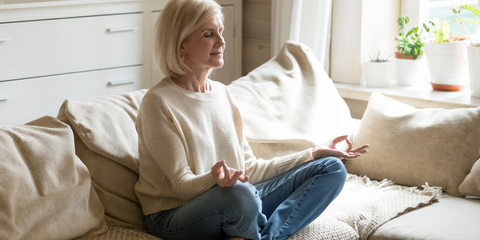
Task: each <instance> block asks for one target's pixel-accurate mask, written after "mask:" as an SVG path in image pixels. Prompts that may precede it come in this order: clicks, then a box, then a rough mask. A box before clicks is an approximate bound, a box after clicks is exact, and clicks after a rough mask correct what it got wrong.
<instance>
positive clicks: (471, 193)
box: [0, 42, 480, 240]
mask: <svg viewBox="0 0 480 240" xmlns="http://www.w3.org/2000/svg"><path fill="white" fill-rule="evenodd" d="M228 87H229V89H230V91H231V92H232V94H233V95H234V96H235V98H236V99H237V101H238V103H239V106H240V107H241V111H242V115H243V117H244V122H245V130H244V131H245V134H246V136H247V138H248V140H249V143H250V145H251V147H252V150H253V151H254V153H255V155H256V156H257V157H262V158H270V157H273V156H276V155H280V154H288V153H291V152H294V151H298V150H303V149H305V148H308V147H313V146H315V145H316V144H318V143H320V142H323V141H327V140H329V139H331V138H333V137H334V136H337V135H340V134H348V135H349V136H350V139H351V140H352V141H353V142H354V145H357V146H359V145H362V144H365V143H368V144H370V145H371V147H370V152H369V153H368V154H366V155H364V156H362V157H360V158H359V159H355V160H349V161H346V167H347V170H348V172H349V177H348V180H347V184H346V186H345V188H344V190H343V191H342V193H341V194H340V196H339V197H338V198H337V199H336V200H335V201H334V202H333V203H332V204H331V206H329V208H328V209H327V210H326V211H325V213H324V214H322V215H321V216H320V217H319V219H317V220H316V221H314V222H313V223H312V224H310V225H309V226H307V227H306V228H305V229H302V231H301V232H299V233H297V234H296V235H294V236H292V237H291V238H290V239H371V240H380V239H480V228H479V227H478V223H479V222H480V199H479V198H478V197H479V196H480V161H479V160H478V159H479V150H480V108H478V109H475V108H472V109H454V110H447V109H416V108H414V107H411V106H408V105H406V104H403V103H401V102H398V101H395V100H393V99H390V98H388V97H387V96H383V95H381V94H378V93H374V94H372V96H371V99H370V101H369V104H368V107H367V110H366V112H365V114H364V117H363V118H362V119H361V120H356V119H352V118H351V117H350V114H349V109H348V106H347V105H346V104H345V102H344V101H343V99H342V98H341V97H340V96H339V95H338V93H337V92H336V89H335V87H334V85H333V83H332V81H331V80H330V78H328V76H327V75H326V73H325V71H324V70H323V68H322V67H321V66H320V64H319V63H318V61H317V60H316V58H315V56H314V55H313V53H312V51H311V50H310V49H308V47H306V46H305V45H303V44H301V43H297V42H287V43H286V44H285V45H284V47H283V48H282V51H281V52H280V53H279V54H278V55H277V56H276V57H275V58H272V59H271V60H270V61H268V62H267V63H265V64H263V65H262V66H260V67H258V68H257V69H255V70H253V71H252V72H251V73H249V74H248V75H246V76H244V77H242V78H240V79H237V80H236V81H234V82H232V84H230V85H229V86H228ZM146 91H147V90H139V91H134V92H127V93H122V94H116V95H110V96H99V97H94V98H88V99H84V100H78V101H72V100H65V102H64V103H63V104H62V106H61V107H60V109H59V112H58V115H57V116H55V117H54V116H44V117H42V118H39V119H35V120H33V119H32V121H31V122H29V123H27V124H24V125H4V126H0V156H1V161H0V173H1V174H0V179H1V183H2V184H1V186H2V187H0V195H1V196H2V197H1V198H0V210H1V215H0V239H95V240H100V239H123V240H129V239H159V238H156V237H154V236H152V235H149V234H147V233H146V230H145V225H144V222H143V216H142V211H141V206H140V204H139V201H138V199H137V197H136V195H135V192H134V190H133V188H134V185H135V183H136V181H137V179H138V149H137V143H138V137H137V133H136V130H135V120H136V115H137V113H138V109H139V107H140V104H141V101H142V98H143V96H144V94H145V93H146ZM279 129H281V131H280V130H279ZM342 147H345V146H342ZM400 198H401V199H402V200H401V201H398V199H400Z"/></svg>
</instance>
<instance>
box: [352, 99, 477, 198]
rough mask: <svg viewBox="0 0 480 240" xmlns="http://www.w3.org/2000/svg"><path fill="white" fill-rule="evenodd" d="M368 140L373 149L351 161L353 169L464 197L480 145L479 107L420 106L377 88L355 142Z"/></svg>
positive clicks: (356, 143) (403, 183) (404, 183)
mask: <svg viewBox="0 0 480 240" xmlns="http://www.w3.org/2000/svg"><path fill="white" fill-rule="evenodd" d="M367 143H368V144H370V145H371V147H370V148H369V153H368V154H365V155H363V156H362V157H359V158H358V159H355V160H351V161H348V162H347V164H346V166H347V170H348V171H349V172H350V173H353V174H358V175H367V176H368V177H370V178H372V179H379V180H381V179H384V178H388V179H391V180H393V181H395V182H396V183H398V184H401V185H409V186H422V185H423V184H425V182H428V183H429V185H430V186H439V187H442V188H443V190H444V191H446V192H448V193H450V194H452V195H456V196H461V193H460V192H459V190H458V187H459V185H460V183H462V181H463V180H464V179H465V177H466V176H467V174H468V173H469V172H470V169H471V168H472V166H473V164H474V163H475V161H476V160H477V154H478V151H479V148H480V108H463V109H451V110H448V109H438V108H430V109H416V108H414V107H412V106H409V105H406V104H403V103H400V102H398V101H395V100H393V99H390V98H388V97H385V96H383V95H381V94H379V93H373V94H372V96H371V98H370V101H369V103H368V106H367V110H366V111H365V114H364V116H363V119H362V121H361V123H360V127H359V130H358V133H357V136H356V137H355V141H354V145H355V146H361V145H363V144H367Z"/></svg>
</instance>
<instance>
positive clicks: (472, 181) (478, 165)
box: [458, 159, 480, 197]
mask: <svg viewBox="0 0 480 240" xmlns="http://www.w3.org/2000/svg"><path fill="white" fill-rule="evenodd" d="M458 190H459V191H460V193H461V194H463V195H473V196H479V197H480V159H479V160H477V162H475V164H474V165H473V167H472V170H471V171H470V173H469V174H468V175H467V177H466V178H465V180H463V182H462V183H461V184H460V187H459V188H458Z"/></svg>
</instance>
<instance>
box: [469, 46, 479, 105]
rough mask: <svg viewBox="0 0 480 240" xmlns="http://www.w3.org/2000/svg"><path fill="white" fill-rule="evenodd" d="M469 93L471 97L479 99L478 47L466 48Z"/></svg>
mask: <svg viewBox="0 0 480 240" xmlns="http://www.w3.org/2000/svg"><path fill="white" fill-rule="evenodd" d="M467 54H468V68H469V73H470V91H471V93H472V97H478V98H480V47H474V46H470V45H469V46H467Z"/></svg>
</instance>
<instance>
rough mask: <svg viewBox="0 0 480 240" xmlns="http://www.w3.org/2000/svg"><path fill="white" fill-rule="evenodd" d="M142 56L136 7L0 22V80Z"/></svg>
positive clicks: (123, 63) (101, 66)
mask: <svg viewBox="0 0 480 240" xmlns="http://www.w3.org/2000/svg"><path fill="white" fill-rule="evenodd" d="M142 62H143V61H142V14H141V13H136V14H119V15H109V16H92V17H79V18H65V19H51V20H41V21H29V22H14V23H3V24H0V81H4V80H12V79H23V78H30V77H39V76H50V75H56V74H64V73H72V72H82V71H89V70H96V69H106V68H112V67H121V66H132V65H139V64H142Z"/></svg>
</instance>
